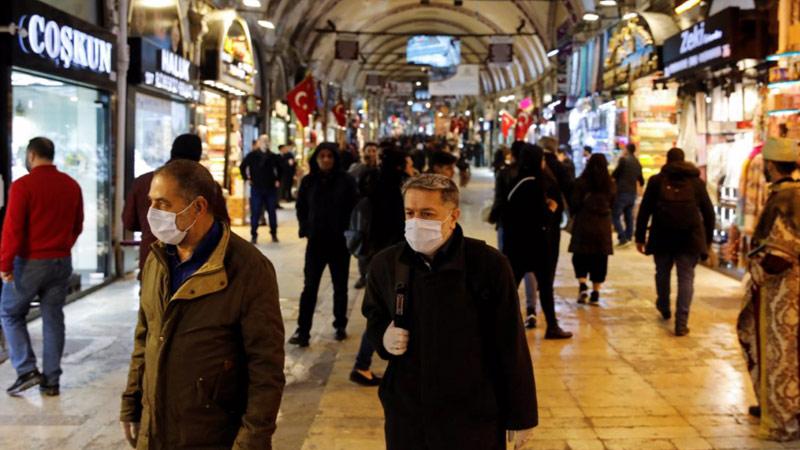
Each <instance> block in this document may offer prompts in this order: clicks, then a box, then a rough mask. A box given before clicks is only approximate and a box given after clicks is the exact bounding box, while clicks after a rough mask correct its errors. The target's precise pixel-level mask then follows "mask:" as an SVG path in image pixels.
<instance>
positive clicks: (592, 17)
mask: <svg viewBox="0 0 800 450" xmlns="http://www.w3.org/2000/svg"><path fill="white" fill-rule="evenodd" d="M697 1H700V0H697ZM583 20H585V21H587V22H597V21H598V20H600V15H599V14H597V13H594V12H587V13H585V14H584V15H583Z"/></svg>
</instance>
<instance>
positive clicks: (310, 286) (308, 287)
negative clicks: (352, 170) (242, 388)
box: [289, 142, 358, 347]
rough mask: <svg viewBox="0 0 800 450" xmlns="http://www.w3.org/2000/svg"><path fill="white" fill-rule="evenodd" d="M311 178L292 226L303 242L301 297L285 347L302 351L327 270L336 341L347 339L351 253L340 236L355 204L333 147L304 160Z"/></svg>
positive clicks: (350, 183)
mask: <svg viewBox="0 0 800 450" xmlns="http://www.w3.org/2000/svg"><path fill="white" fill-rule="evenodd" d="M309 167H310V173H309V174H308V175H307V176H306V177H305V178H303V180H302V181H301V182H300V190H299V191H298V194H297V205H296V207H297V221H298V222H299V226H300V229H299V234H300V237H301V238H307V239H308V243H307V245H306V259H305V267H304V269H303V275H304V283H303V292H302V294H300V312H299V315H298V318H297V330H296V331H295V332H294V334H293V335H292V337H291V339H289V343H290V344H293V345H297V346H299V347H307V346H308V345H309V339H310V336H311V325H312V322H313V320H314V310H315V308H316V306H317V294H318V292H319V284H320V280H321V279H322V273H323V271H324V270H325V267H328V268H329V270H330V273H331V279H332V281H333V315H334V322H333V327H334V329H335V330H336V332H335V335H334V336H335V338H336V340H338V341H343V340H345V339H346V338H347V331H346V329H347V281H348V278H349V276H350V252H349V251H348V249H347V243H346V241H345V236H344V232H345V231H346V230H347V228H348V225H349V222H350V213H351V212H352V211H353V207H354V206H355V204H356V201H357V200H358V192H357V190H356V183H355V181H354V180H353V178H352V177H351V176H350V175H348V174H347V173H345V172H344V171H343V170H342V168H341V166H340V165H339V151H338V147H337V146H336V144H334V143H332V142H323V143H322V144H320V145H319V146H317V148H316V150H315V151H314V153H313V154H312V155H311V158H310V159H309Z"/></svg>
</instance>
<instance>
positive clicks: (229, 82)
mask: <svg viewBox="0 0 800 450" xmlns="http://www.w3.org/2000/svg"><path fill="white" fill-rule="evenodd" d="M206 24H207V26H208V30H209V31H208V33H206V37H205V38H204V40H203V43H202V50H203V51H202V66H201V70H200V72H201V79H202V80H203V84H205V85H208V86H211V87H214V88H216V89H220V90H222V91H225V92H227V93H229V94H232V95H235V96H245V95H250V94H252V93H253V92H254V91H255V85H254V81H255V75H256V68H255V66H256V65H255V55H254V54H253V45H252V42H251V40H250V32H249V30H248V28H247V22H245V21H244V19H242V18H240V17H236V18H235V19H233V20H230V19H229V17H228V16H221V15H212V16H210V17H209V18H208V19H207V22H206Z"/></svg>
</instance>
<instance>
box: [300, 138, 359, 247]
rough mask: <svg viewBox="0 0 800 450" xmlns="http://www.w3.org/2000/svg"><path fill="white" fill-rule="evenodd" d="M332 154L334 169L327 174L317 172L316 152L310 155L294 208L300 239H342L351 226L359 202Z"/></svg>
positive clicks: (346, 175)
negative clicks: (352, 214) (354, 210)
mask: <svg viewBox="0 0 800 450" xmlns="http://www.w3.org/2000/svg"><path fill="white" fill-rule="evenodd" d="M333 155H334V161H335V164H334V168H333V170H331V171H330V172H328V173H325V172H322V171H321V170H320V168H319V165H318V164H317V158H316V152H315V153H314V154H313V155H311V158H310V159H309V163H308V164H309V167H310V173H309V174H308V175H306V177H305V178H303V181H301V182H300V189H299V190H298V192H297V206H296V208H297V221H298V223H299V225H300V237H301V238H302V237H308V238H310V239H317V238H321V237H322V238H324V237H337V238H344V231H345V230H346V229H347V227H348V225H349V223H350V213H351V212H352V211H353V207H354V206H355V205H356V202H357V201H358V191H357V189H356V182H355V180H353V177H351V176H350V175H348V174H347V173H345V172H343V171H342V170H341V166H340V165H339V154H338V152H333Z"/></svg>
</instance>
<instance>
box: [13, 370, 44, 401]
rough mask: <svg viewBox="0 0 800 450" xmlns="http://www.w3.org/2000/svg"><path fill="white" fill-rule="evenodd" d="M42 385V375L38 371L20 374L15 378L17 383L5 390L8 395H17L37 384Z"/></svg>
mask: <svg viewBox="0 0 800 450" xmlns="http://www.w3.org/2000/svg"><path fill="white" fill-rule="evenodd" d="M41 383H42V374H41V373H39V371H38V370H32V371H30V372H28V373H25V374H22V375H20V376H19V378H17V381H15V382H14V384H12V385H11V387H10V388H8V389H6V393H8V395H19V394H20V393H22V392H23V391H26V390H28V389H30V388H32V387H34V386H36V385H38V384H41Z"/></svg>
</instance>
